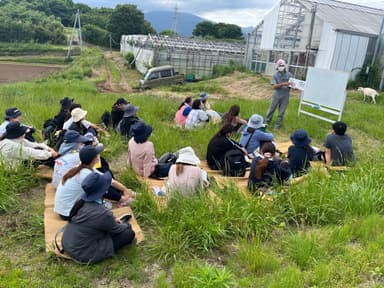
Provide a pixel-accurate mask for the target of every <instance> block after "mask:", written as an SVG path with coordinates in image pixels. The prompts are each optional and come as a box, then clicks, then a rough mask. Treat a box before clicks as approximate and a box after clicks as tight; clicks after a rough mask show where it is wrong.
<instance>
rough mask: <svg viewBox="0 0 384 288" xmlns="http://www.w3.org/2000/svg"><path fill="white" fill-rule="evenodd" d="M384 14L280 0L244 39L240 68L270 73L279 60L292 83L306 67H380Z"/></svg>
mask: <svg viewBox="0 0 384 288" xmlns="http://www.w3.org/2000/svg"><path fill="white" fill-rule="evenodd" d="M383 26H384V10H380V9H375V8H370V7H365V6H361V5H355V4H350V3H344V2H339V1H332V0H316V1H311V0H281V1H280V2H278V3H277V4H276V5H275V6H274V7H273V8H272V9H271V10H270V11H269V13H268V14H267V15H266V16H265V17H264V19H263V20H262V21H261V22H260V23H259V24H258V25H257V26H256V28H255V29H254V31H253V32H252V33H250V34H249V35H248V39H247V47H246V55H245V64H246V66H247V68H249V69H250V70H251V71H255V72H259V73H266V74H272V73H273V72H274V71H275V70H274V69H275V67H274V63H275V62H276V60H278V59H279V58H282V59H284V60H286V61H287V63H288V65H289V70H290V71H291V72H292V73H293V74H294V75H295V77H296V78H304V77H305V75H306V70H307V67H317V68H324V69H329V70H338V71H346V72H349V73H350V75H351V76H350V77H351V78H353V77H354V76H355V75H356V74H357V73H358V72H359V70H361V69H362V67H363V66H366V65H368V67H369V66H371V65H373V64H374V63H375V62H376V61H377V63H378V65H379V66H380V68H379V69H380V75H379V76H378V77H380V78H381V87H382V85H383V83H382V82H383V79H382V78H383V64H384V56H383V55H384V39H383V38H384V36H383V33H384V32H383V29H384V28H383Z"/></svg>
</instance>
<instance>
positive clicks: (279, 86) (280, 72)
mask: <svg viewBox="0 0 384 288" xmlns="http://www.w3.org/2000/svg"><path fill="white" fill-rule="evenodd" d="M276 68H277V71H276V72H275V74H273V75H272V80H271V85H273V86H272V87H273V89H275V91H274V93H273V95H272V103H271V106H270V107H269V110H268V113H267V116H266V117H265V123H266V124H269V123H270V122H271V120H272V117H273V113H275V110H276V108H277V107H278V108H279V115H278V116H277V120H276V123H275V128H274V129H279V128H280V126H281V122H282V121H283V118H284V113H285V110H286V109H287V107H288V103H289V93H290V90H291V87H289V82H288V79H289V78H290V77H292V74H291V73H289V72H288V71H287V69H286V67H285V61H284V60H283V59H279V60H277V62H276Z"/></svg>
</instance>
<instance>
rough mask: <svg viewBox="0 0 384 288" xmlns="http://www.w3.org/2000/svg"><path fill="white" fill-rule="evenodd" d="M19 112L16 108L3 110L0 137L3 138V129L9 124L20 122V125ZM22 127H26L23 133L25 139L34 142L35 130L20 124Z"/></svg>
mask: <svg viewBox="0 0 384 288" xmlns="http://www.w3.org/2000/svg"><path fill="white" fill-rule="evenodd" d="M21 115H22V113H21V111H20V110H19V109H17V108H16V107H11V108H8V109H7V110H5V116H4V121H3V123H1V125H0V137H2V136H3V134H4V133H5V130H6V129H5V128H6V127H7V125H8V124H9V123H10V122H20V123H21ZM21 125H22V126H25V127H27V128H28V129H27V131H26V133H25V139H27V140H28V141H31V142H35V138H34V137H33V135H32V134H33V133H34V132H35V131H36V130H35V128H33V127H30V126H27V125H24V124H21Z"/></svg>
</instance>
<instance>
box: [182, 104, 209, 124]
mask: <svg viewBox="0 0 384 288" xmlns="http://www.w3.org/2000/svg"><path fill="white" fill-rule="evenodd" d="M208 121H209V116H208V114H207V112H205V111H204V110H203V109H202V103H201V101H200V99H195V100H194V101H193V103H192V110H191V112H189V114H188V117H187V120H186V121H185V128H187V129H193V128H198V127H201V126H204V125H205V124H207V123H208Z"/></svg>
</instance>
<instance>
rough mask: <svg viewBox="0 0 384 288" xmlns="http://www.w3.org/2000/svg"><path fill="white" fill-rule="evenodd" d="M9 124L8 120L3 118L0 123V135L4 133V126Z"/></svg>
mask: <svg viewBox="0 0 384 288" xmlns="http://www.w3.org/2000/svg"><path fill="white" fill-rule="evenodd" d="M8 124H9V121H8V120H5V121H4V122H3V123H1V125H0V137H1V136H3V134H4V133H5V131H7V130H6V129H5V127H7V125H8Z"/></svg>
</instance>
